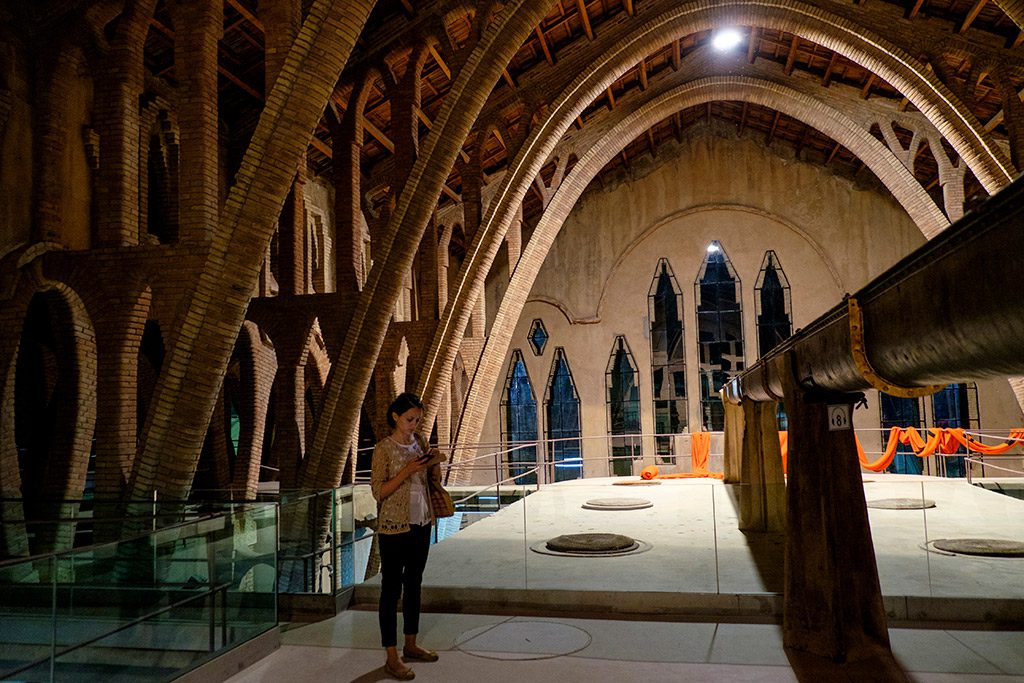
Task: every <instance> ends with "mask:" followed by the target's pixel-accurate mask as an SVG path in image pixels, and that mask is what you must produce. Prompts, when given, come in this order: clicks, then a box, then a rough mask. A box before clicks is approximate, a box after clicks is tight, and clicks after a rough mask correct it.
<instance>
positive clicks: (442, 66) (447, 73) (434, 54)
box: [427, 43, 452, 81]
mask: <svg viewBox="0 0 1024 683" xmlns="http://www.w3.org/2000/svg"><path fill="white" fill-rule="evenodd" d="M427 50H428V51H429V52H430V56H431V57H433V58H434V61H435V62H437V66H438V68H439V69H441V71H442V72H443V73H444V75H445V77H446V78H447V79H448V80H449V81H450V80H452V70H451V69H450V68H449V67H448V65H447V64H446V63H445V61H444V57H442V56H441V53H440V52H438V50H437V46H436V45H435V44H434V43H430V44H429V45H428V46H427Z"/></svg>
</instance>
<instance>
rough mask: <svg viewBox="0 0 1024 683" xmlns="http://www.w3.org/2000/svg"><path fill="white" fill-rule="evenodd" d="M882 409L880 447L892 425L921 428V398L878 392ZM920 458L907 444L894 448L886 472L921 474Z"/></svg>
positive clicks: (922, 424) (883, 445)
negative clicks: (900, 396) (901, 396)
mask: <svg viewBox="0 0 1024 683" xmlns="http://www.w3.org/2000/svg"><path fill="white" fill-rule="evenodd" d="M878 400H879V404H880V406H881V411H882V430H883V431H882V447H883V448H884V447H885V442H886V440H887V439H888V438H889V430H890V429H891V428H893V427H913V428H914V429H921V428H922V427H923V426H924V421H923V420H922V419H921V400H920V399H916V398H898V397H896V396H890V395H889V394H883V393H881V392H879V393H878ZM923 469H924V468H923V466H922V461H921V458H919V457H917V456H916V455H914V449H912V448H911V447H910V446H909V445H907V444H902V443H901V444H900V445H899V446H897V448H896V455H895V456H894V457H893V459H892V463H891V464H890V465H889V467H888V468H886V472H895V473H897V474H921V472H922V471H923Z"/></svg>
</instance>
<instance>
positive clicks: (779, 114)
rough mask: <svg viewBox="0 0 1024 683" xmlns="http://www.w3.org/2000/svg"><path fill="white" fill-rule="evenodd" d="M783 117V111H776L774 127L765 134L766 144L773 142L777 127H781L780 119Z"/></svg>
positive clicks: (766, 145)
mask: <svg viewBox="0 0 1024 683" xmlns="http://www.w3.org/2000/svg"><path fill="white" fill-rule="evenodd" d="M781 118H782V112H780V111H777V112H775V120H774V121H772V127H771V128H769V129H768V135H767V136H765V139H764V146H765V147H768V146H769V145H771V144H772V138H774V137H775V129H776V128H778V127H779V119H781Z"/></svg>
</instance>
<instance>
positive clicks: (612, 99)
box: [605, 85, 615, 111]
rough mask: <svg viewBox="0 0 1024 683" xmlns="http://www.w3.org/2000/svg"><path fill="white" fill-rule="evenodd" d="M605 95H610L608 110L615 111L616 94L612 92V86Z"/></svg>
mask: <svg viewBox="0 0 1024 683" xmlns="http://www.w3.org/2000/svg"><path fill="white" fill-rule="evenodd" d="M605 93H607V95H608V108H609V109H611V110H612V111H615V93H613V92H612V86H610V85H609V86H608V88H607V89H606V90H605Z"/></svg>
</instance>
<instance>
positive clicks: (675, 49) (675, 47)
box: [672, 40, 683, 71]
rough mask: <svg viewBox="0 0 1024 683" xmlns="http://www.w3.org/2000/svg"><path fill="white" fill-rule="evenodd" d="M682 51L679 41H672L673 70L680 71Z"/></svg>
mask: <svg viewBox="0 0 1024 683" xmlns="http://www.w3.org/2000/svg"><path fill="white" fill-rule="evenodd" d="M682 58H683V55H682V51H681V49H680V47H679V41H678V40H673V41H672V70H673V71H679V65H680V63H681V62H682Z"/></svg>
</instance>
